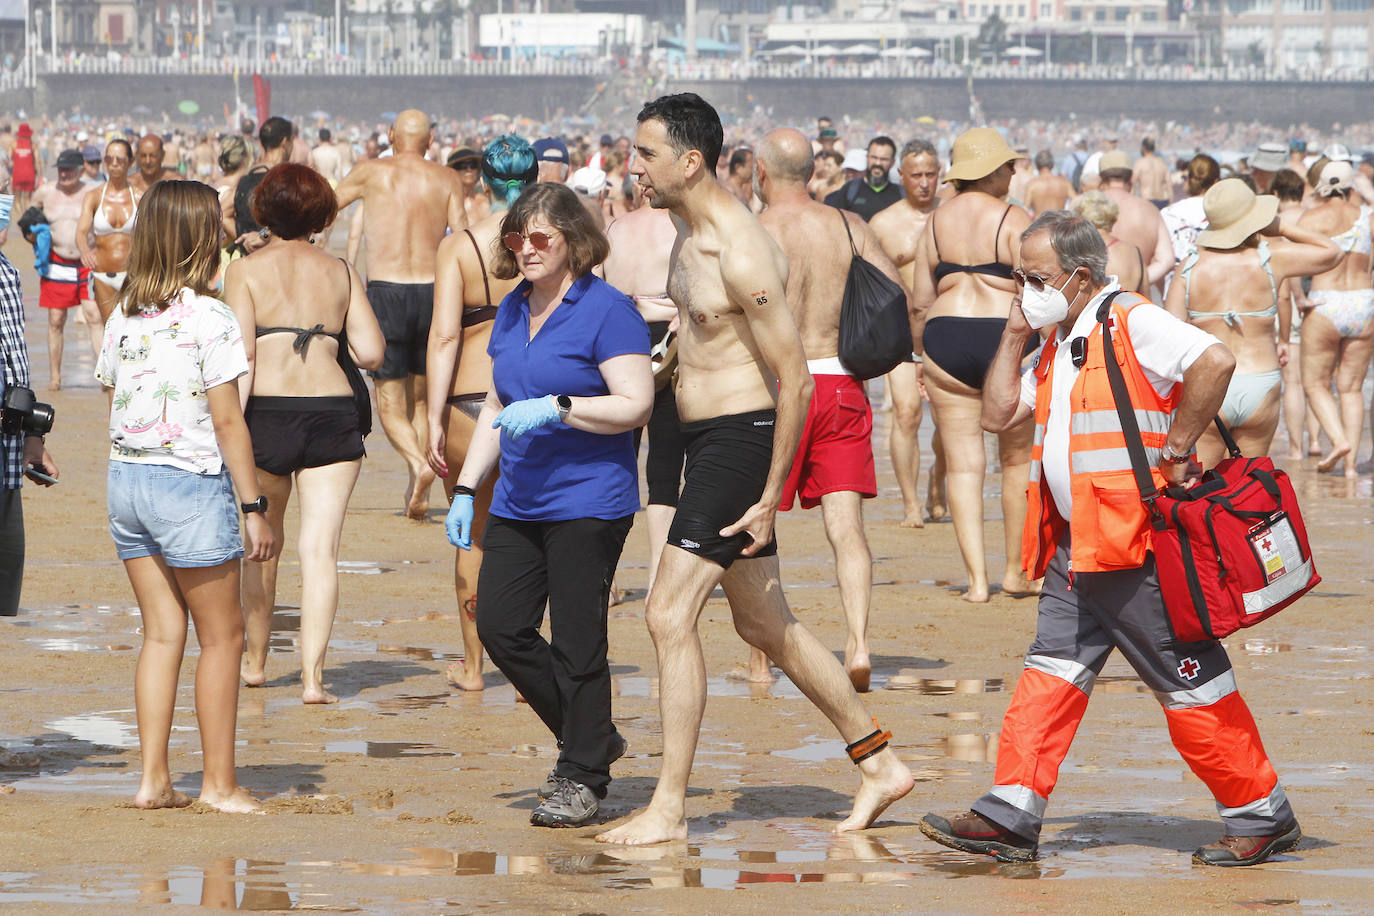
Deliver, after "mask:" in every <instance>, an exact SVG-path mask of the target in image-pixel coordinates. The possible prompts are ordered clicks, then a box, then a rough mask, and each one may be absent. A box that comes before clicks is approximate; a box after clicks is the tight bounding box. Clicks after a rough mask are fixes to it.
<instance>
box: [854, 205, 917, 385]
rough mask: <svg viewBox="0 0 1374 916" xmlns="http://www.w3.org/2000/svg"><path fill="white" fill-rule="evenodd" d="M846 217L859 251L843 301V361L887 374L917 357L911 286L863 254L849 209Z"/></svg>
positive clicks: (858, 370) (865, 373)
mask: <svg viewBox="0 0 1374 916" xmlns="http://www.w3.org/2000/svg"><path fill="white" fill-rule="evenodd" d="M840 219H842V220H844V231H845V235H848V236H849V250H850V252H852V253H853V259H852V260H851V261H850V262H849V277H848V279H846V280H845V284H844V298H843V299H842V300H841V305H840V363H841V365H843V366H844V367H845V369H847V370H848V371H849V372H851V373H852V374H853V375H854V376H855V377H856V378H860V379H864V380H867V379H871V378H877V377H878V376H880V375H886V374H887V373H889V372H891V371H892V370H893V369H895V368H896V367H897V365H898V364H899V363H901V362H903V361H904V360H907V359H909V358H910V357H911V324H910V322H909V320H908V317H907V298H906V290H904V289H902V287H901V285H900V284H897V283H894V282H892V280H891V279H889V278H888V276H887V275H886V274H884V273H883V272H882V271H881V270H879V269H878V268H876V267H874V266H873V265H872V264H870V263H868V262H867V261H865V260H864V259H863V258H861V257H859V249H858V248H856V247H854V233H852V232H851V231H850V230H849V219H848V218H847V217H846V216H845V215H844V213H843V211H841V213H840Z"/></svg>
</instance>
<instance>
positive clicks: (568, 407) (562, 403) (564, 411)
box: [553, 394, 572, 423]
mask: <svg viewBox="0 0 1374 916" xmlns="http://www.w3.org/2000/svg"><path fill="white" fill-rule="evenodd" d="M553 400H554V403H555V404H557V405H558V422H560V423H565V422H567V419H568V414H570V413H572V398H570V397H568V396H567V395H566V394H560V395H559V396H558V397H556V398H554V399H553Z"/></svg>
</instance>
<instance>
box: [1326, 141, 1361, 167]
mask: <svg viewBox="0 0 1374 916" xmlns="http://www.w3.org/2000/svg"><path fill="white" fill-rule="evenodd" d="M1322 155H1323V156H1325V157H1326V158H1327V159H1330V160H1331V161H1332V162H1352V161H1354V159H1355V157H1354V156H1352V155H1350V147H1348V146H1346V145H1345V144H1344V143H1332V144H1330V145H1329V146H1327V147H1326V149H1324V150H1322Z"/></svg>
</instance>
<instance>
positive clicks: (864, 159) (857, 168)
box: [840, 149, 868, 172]
mask: <svg viewBox="0 0 1374 916" xmlns="http://www.w3.org/2000/svg"><path fill="white" fill-rule="evenodd" d="M840 168H844V169H849V170H850V171H851V172H867V171H868V151H867V150H861V149H852V150H850V151H849V152H847V153H845V154H844V162H843V163H842V164H841V165H840Z"/></svg>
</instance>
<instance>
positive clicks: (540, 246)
mask: <svg viewBox="0 0 1374 916" xmlns="http://www.w3.org/2000/svg"><path fill="white" fill-rule="evenodd" d="M526 239H529V242H530V244H531V245H533V246H534V250H535V251H543V250H545V249H546V248H548V247H549V242H551V241H553V237H552V236H550V235H549V234H548V233H546V232H531V233H530V234H529V235H522V234H521V233H519V232H507V233H506V234H505V235H503V236H501V241H502V242H503V243H505V246H506V247H507V248H509V249H510V250H511V251H512V252H513V253H515V254H519V253H520V250H521V249H522V248H524V247H525V240H526Z"/></svg>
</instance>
